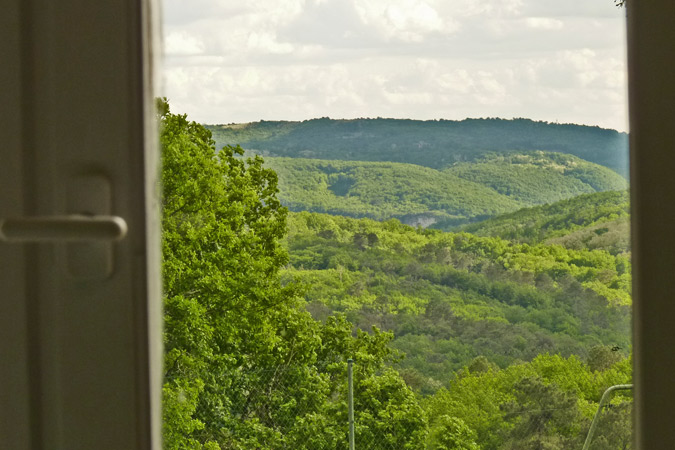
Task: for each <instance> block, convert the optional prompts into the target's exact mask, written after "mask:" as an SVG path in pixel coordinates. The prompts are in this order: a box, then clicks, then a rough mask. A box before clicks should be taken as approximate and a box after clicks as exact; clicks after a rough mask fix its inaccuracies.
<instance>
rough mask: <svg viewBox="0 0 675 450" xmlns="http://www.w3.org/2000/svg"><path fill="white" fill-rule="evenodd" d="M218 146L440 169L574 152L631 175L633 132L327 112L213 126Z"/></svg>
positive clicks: (523, 122)
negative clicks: (340, 116)
mask: <svg viewBox="0 0 675 450" xmlns="http://www.w3.org/2000/svg"><path fill="white" fill-rule="evenodd" d="M207 127H208V129H209V130H211V131H212V132H213V134H214V138H215V140H216V143H217V145H218V148H220V147H221V146H223V145H237V144H239V145H241V146H242V147H244V148H245V149H247V150H255V151H258V152H261V153H262V154H264V155H269V156H288V157H292V158H318V159H332V160H344V161H394V162H402V163H410V164H417V165H420V166H427V167H433V168H437V169H442V168H444V167H447V166H450V165H452V164H453V163H455V162H458V161H471V160H473V159H475V158H477V157H480V156H482V155H484V154H485V153H490V152H512V151H515V152H522V151H528V150H546V151H554V152H560V153H568V154H571V155H575V156H578V157H580V158H582V159H585V160H587V161H591V162H594V163H597V164H600V165H603V166H606V167H609V168H611V169H613V170H615V171H616V172H618V173H620V174H622V175H623V176H627V175H628V136H627V135H626V134H625V133H618V132H617V131H614V130H606V129H602V128H598V127H588V126H581V125H571V124H553V123H547V122H535V121H532V120H529V119H513V120H505V119H466V120H462V121H452V120H439V121H436V120H429V121H420V120H399V119H355V120H331V119H328V118H322V119H313V120H306V121H304V122H269V121H261V122H254V123H249V124H231V125H208V126H207Z"/></svg>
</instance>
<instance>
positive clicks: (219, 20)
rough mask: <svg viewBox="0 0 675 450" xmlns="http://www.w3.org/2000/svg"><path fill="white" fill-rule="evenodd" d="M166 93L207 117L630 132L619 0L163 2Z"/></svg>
mask: <svg viewBox="0 0 675 450" xmlns="http://www.w3.org/2000/svg"><path fill="white" fill-rule="evenodd" d="M163 16H164V24H163V35H164V43H163V45H164V52H165V56H164V68H163V86H162V95H164V96H166V97H168V98H169V100H170V102H171V105H172V110H173V111H174V112H180V113H187V114H188V115H189V117H190V118H191V119H193V120H196V121H199V122H202V123H231V122H251V121H257V120H261V119H263V120H304V119H311V118H315V117H325V116H328V117H332V118H355V117H395V118H413V119H440V118H444V119H463V118H466V117H504V118H512V117H528V118H532V119H536V120H546V121H551V122H555V121H558V122H561V123H562V122H572V123H584V124H589V125H599V126H601V127H607V128H614V129H618V130H622V131H625V130H626V128H627V119H626V75H625V43H624V41H625V32H624V23H625V13H624V11H623V10H621V9H618V8H616V7H615V6H614V3H613V1H612V0H245V1H244V0H163Z"/></svg>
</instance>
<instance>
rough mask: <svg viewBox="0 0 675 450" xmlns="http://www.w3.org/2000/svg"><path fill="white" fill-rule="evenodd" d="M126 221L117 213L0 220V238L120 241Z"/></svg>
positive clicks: (124, 232)
mask: <svg viewBox="0 0 675 450" xmlns="http://www.w3.org/2000/svg"><path fill="white" fill-rule="evenodd" d="M126 234H127V223H126V222H125V221H124V219H122V218H121V217H117V216H84V215H66V216H49V217H25V218H24V217H22V218H15V219H0V241H6V242H64V241H65V242H87V241H109V242H114V241H119V240H121V239H123V238H124V236H125V235H126Z"/></svg>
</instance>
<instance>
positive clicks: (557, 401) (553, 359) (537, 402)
mask: <svg viewBox="0 0 675 450" xmlns="http://www.w3.org/2000/svg"><path fill="white" fill-rule="evenodd" d="M630 368H631V362H630V359H621V360H620V361H618V362H616V363H615V364H613V365H612V366H610V367H607V368H605V369H604V370H602V371H599V372H591V371H590V370H589V368H588V366H586V365H585V364H583V363H582V362H581V361H580V360H579V359H578V358H576V357H575V356H571V357H569V358H561V357H560V356H557V355H548V354H543V355H539V356H537V357H536V358H534V359H533V360H532V361H531V362H529V363H519V364H514V365H512V366H510V367H508V368H505V369H501V370H494V369H492V370H488V371H480V372H471V371H470V370H469V369H468V368H465V369H464V370H462V371H461V372H460V373H459V374H458V375H457V376H456V377H455V378H454V379H452V380H451V382H450V386H449V387H448V388H447V389H445V388H443V389H441V390H439V391H438V392H437V393H436V395H434V396H433V397H432V398H430V399H428V400H427V401H426V407H427V411H428V414H429V417H430V436H432V437H433V436H435V435H436V433H437V430H438V429H439V428H440V427H444V426H445V423H444V422H446V420H447V419H445V417H453V418H456V419H457V420H459V421H461V423H463V424H465V425H466V426H467V427H468V428H469V429H470V430H471V431H472V432H473V436H472V438H473V439H472V440H473V441H474V442H475V443H476V444H477V445H478V448H481V449H483V450H497V449H500V450H501V449H510V450H520V449H551V450H567V449H570V448H581V446H582V445H583V442H584V440H585V438H586V434H587V432H588V429H589V427H590V422H591V419H592V417H593V415H594V414H595V411H596V409H597V402H598V401H599V399H600V396H601V395H602V393H603V392H604V391H605V389H607V388H608V387H610V386H612V385H615V384H624V383H629V382H630V380H631V371H630ZM629 398H630V397H628V398H627V397H621V396H617V397H616V398H615V399H614V400H612V407H611V408H608V410H609V411H607V412H606V413H605V414H603V415H602V416H601V421H600V426H599V427H598V435H597V437H596V439H595V440H594V444H593V446H592V447H591V448H596V445H599V446H598V447H597V448H602V449H607V450H609V449H612V450H619V449H626V448H630V445H629V443H630V438H631V426H630V407H631V402H630V400H629ZM432 448H433V447H432ZM441 448H442V447H441ZM459 448H462V447H459ZM468 448H471V447H468Z"/></svg>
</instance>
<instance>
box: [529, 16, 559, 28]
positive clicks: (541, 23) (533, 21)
mask: <svg viewBox="0 0 675 450" xmlns="http://www.w3.org/2000/svg"><path fill="white" fill-rule="evenodd" d="M525 23H527V26H528V27H530V28H535V29H539V30H560V29H562V28H563V26H564V23H563V21H562V20H558V19H552V18H550V17H528V18H527V19H525Z"/></svg>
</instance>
